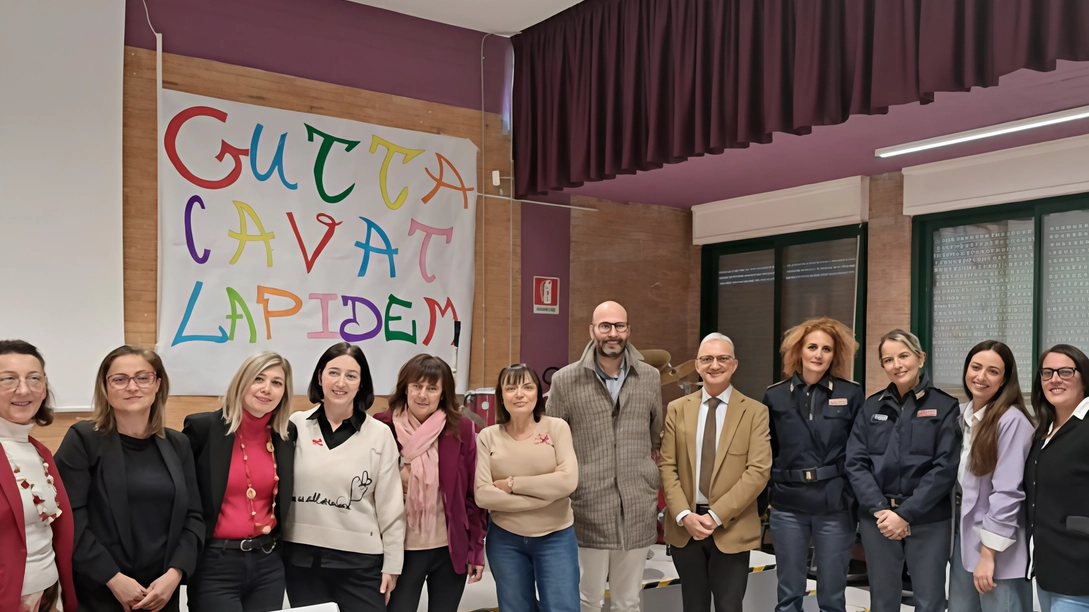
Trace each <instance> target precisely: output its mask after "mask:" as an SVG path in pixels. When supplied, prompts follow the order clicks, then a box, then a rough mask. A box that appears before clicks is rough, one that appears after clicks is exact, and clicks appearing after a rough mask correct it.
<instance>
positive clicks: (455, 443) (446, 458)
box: [374, 410, 487, 574]
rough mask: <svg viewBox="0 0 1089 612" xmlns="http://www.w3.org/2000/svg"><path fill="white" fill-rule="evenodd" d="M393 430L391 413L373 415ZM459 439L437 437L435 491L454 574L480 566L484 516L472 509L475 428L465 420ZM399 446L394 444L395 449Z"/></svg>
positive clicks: (482, 553)
mask: <svg viewBox="0 0 1089 612" xmlns="http://www.w3.org/2000/svg"><path fill="white" fill-rule="evenodd" d="M374 418H376V419H378V420H379V421H381V422H383V423H386V424H387V425H389V426H390V429H393V430H394V431H393V438H394V439H395V440H396V439H397V431H396V429H394V427H393V413H391V412H390V411H388V410H387V411H386V412H381V413H379V414H376V415H374ZM459 426H460V430H459V432H460V434H461V436H460V438H459V437H458V436H453V435H451V434H447V433H444V434H441V435H440V436H439V490H440V491H442V504H443V506H444V507H445V510H446V540H447V542H448V544H447V548H449V549H450V560H451V561H452V562H453V564H454V571H456V572H457V573H459V574H464V573H466V572H467V571H468V569H469V568H468V566H469V565H484V532H485V531H487V516H486V514H485V512H484V510H481V509H480V507H479V506H477V505H476V492H475V480H476V426H475V425H473V422H472V421H470V420H469V419H467V418H462V419H461V421H460V422H459ZM400 447H401V443H400V442H398V443H397V448H400Z"/></svg>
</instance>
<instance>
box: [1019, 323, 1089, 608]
mask: <svg viewBox="0 0 1089 612" xmlns="http://www.w3.org/2000/svg"><path fill="white" fill-rule="evenodd" d="M1039 363H1040V366H1039V368H1038V369H1037V372H1036V376H1035V378H1033V381H1032V405H1033V407H1034V408H1035V409H1036V414H1037V417H1038V419H1039V422H1038V423H1037V425H1036V436H1035V441H1034V442H1033V444H1032V450H1031V451H1029V456H1028V461H1027V462H1026V463H1025V494H1026V496H1027V499H1026V500H1025V503H1026V507H1027V508H1028V534H1029V539H1030V540H1031V541H1032V544H1033V547H1034V548H1033V547H1030V550H1033V553H1032V559H1031V560H1030V562H1029V576H1030V577H1031V576H1032V575H1035V576H1036V586H1037V591H1038V593H1039V596H1040V604H1041V606H1042V610H1043V612H1074V611H1079V612H1085V611H1086V610H1089V423H1086V422H1085V420H1086V418H1085V415H1086V413H1089V397H1087V396H1089V378H1087V377H1086V373H1089V358H1087V357H1086V356H1085V353H1083V352H1082V351H1081V350H1079V349H1077V348H1075V347H1073V346H1070V345H1069V344H1056V345H1055V346H1053V347H1051V348H1050V349H1048V350H1046V351H1044V354H1043V355H1042V356H1041V357H1040V362H1039Z"/></svg>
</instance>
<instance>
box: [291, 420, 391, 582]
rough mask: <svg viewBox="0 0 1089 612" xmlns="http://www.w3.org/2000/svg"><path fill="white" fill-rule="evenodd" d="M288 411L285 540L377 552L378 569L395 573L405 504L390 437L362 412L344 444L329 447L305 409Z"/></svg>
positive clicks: (376, 422)
mask: <svg viewBox="0 0 1089 612" xmlns="http://www.w3.org/2000/svg"><path fill="white" fill-rule="evenodd" d="M315 410H317V407H314V408H311V409H310V410H304V411H302V412H296V413H295V414H293V415H291V422H293V423H294V424H295V426H296V427H298V429H299V439H298V443H297V444H296V445H295V490H294V492H293V500H294V501H293V503H292V504H291V510H290V511H289V512H288V516H287V521H286V524H285V525H284V539H285V540H287V541H288V542H296V543H299V544H311V545H313V546H322V547H325V548H332V549H335V550H344V551H349V552H357V553H368V554H381V555H383V560H382V573H384V574H400V573H401V565H402V563H403V562H404V549H405V503H404V494H403V492H402V490H401V477H400V475H399V473H398V468H397V462H398V457H399V453H398V452H397V442H396V441H395V440H394V438H393V432H392V431H391V430H390V428H389V426H388V425H386V424H385V423H380V422H378V421H377V420H375V419H374V418H373V417H370V416H368V417H367V418H366V419H365V420H364V421H363V424H362V426H361V427H360V428H359V431H358V432H356V433H355V434H353V435H352V437H351V438H349V439H348V441H347V442H344V443H343V444H341V445H339V446H337V447H336V448H334V449H330V448H328V447H326V446H325V444H323V443H322V442H323V438H322V435H321V427H319V426H318V420H317V419H310V418H309V417H310V415H312V414H313V413H314V411H315Z"/></svg>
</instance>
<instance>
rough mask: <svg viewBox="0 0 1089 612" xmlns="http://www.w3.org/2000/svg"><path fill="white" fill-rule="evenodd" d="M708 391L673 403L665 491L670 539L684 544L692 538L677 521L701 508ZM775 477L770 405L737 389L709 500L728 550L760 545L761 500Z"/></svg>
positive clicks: (718, 540)
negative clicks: (699, 435) (702, 425)
mask: <svg viewBox="0 0 1089 612" xmlns="http://www.w3.org/2000/svg"><path fill="white" fill-rule="evenodd" d="M702 399H703V391H702V390H700V391H697V392H695V393H692V394H690V395H686V396H685V397H682V398H680V399H678V400H674V401H672V402H670V404H669V407H668V408H667V414H666V418H665V432H664V433H663V438H662V462H661V464H659V466H658V469H659V471H660V472H661V475H662V488H663V489H665V498H666V520H665V540H666V543H668V544H671V545H673V546H684V545H686V544H688V541H689V540H690V539H691V537H692V536H690V535H689V533H688V530H687V529H685V528H684V527H682V526H680V525H678V524H677V515H678V514H680V513H681V512H682V511H683V510H686V509H687V510H691V511H693V512H695V510H696V460H697V457H698V455H699V443H698V441H697V440H696V427H697V426H698V425H699V422H698V421H699V410H700V403H701V401H702ZM770 476H771V436H770V434H769V431H768V408H767V406H765V405H763V404H761V403H760V402H758V401H756V400H754V399H752V398H750V397H746V396H745V395H743V394H742V393H741V392H739V391H738V390H737V389H734V390H733V391H732V392H731V395H730V403H729V404H728V405H727V407H726V420H725V421H724V422H723V424H722V433H721V435H720V437H719V441H718V450H717V452H716V454H715V465H714V471H712V472H711V490H710V496H709V499H708V501H709V502H710V504H709V505H710V506H711V511H712V512H714V513H715V515H717V516H718V517H719V519H720V520H721V521H722V526H721V527H718V528H717V529H715V531H714V533H713V534H712V535H711V537H712V538H714V540H715V545H716V546H717V547H718V549H719V550H720V551H722V552H724V553H739V552H744V551H747V550H753V549H756V548H758V547H759V546H760V515H759V513H758V512H757V509H756V498H757V496H759V495H760V493H761V492H762V491H763V490H764V487H765V486H766V485H767V483H768V478H769V477H770Z"/></svg>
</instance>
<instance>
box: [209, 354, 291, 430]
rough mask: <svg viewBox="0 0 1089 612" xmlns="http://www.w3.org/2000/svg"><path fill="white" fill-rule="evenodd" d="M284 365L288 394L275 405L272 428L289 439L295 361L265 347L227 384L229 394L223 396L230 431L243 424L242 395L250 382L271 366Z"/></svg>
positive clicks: (225, 418) (226, 420)
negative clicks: (292, 369)
mask: <svg viewBox="0 0 1089 612" xmlns="http://www.w3.org/2000/svg"><path fill="white" fill-rule="evenodd" d="M276 366H280V367H281V368H283V370H284V395H283V397H281V398H280V403H279V404H277V405H276V407H275V408H273V409H272V418H271V419H270V420H269V425H270V426H271V427H272V430H273V431H275V432H276V433H278V434H280V437H281V438H282V439H284V440H286V439H287V423H288V419H289V418H291V397H292V393H291V364H290V363H288V361H287V359H284V358H283V357H281V356H280V355H279V354H278V353H273V352H271V351H264V352H261V353H257V354H256V355H254V356H252V357H250V358H248V359H246V360H245V361H243V362H242V366H241V367H240V368H238V371H237V372H235V375H234V378H232V379H231V384H230V385H228V386H227V394H226V395H224V396H223V422H224V423H226V424H227V426H228V427H227V433H228V434H233V433H234V432H236V431H238V427H239V426H240V425H242V412H243V411H244V410H245V408H243V407H242V398H243V397H245V395H246V392H247V391H249V389H250V385H252V384H253V382H254V381H255V380H257V376H258V375H260V374H261V373H262V372H264V371H265V370H267V369H269V368H274V367H276Z"/></svg>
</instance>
